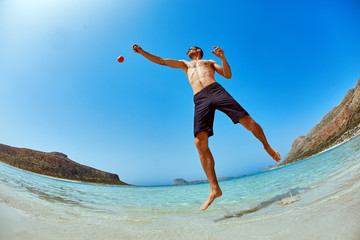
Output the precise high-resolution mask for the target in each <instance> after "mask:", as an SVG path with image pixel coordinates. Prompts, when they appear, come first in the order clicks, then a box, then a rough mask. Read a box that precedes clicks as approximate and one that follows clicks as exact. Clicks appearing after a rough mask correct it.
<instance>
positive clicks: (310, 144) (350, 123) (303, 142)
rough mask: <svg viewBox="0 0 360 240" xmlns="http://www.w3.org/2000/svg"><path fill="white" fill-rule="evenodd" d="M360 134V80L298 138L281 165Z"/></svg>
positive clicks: (311, 154)
mask: <svg viewBox="0 0 360 240" xmlns="http://www.w3.org/2000/svg"><path fill="white" fill-rule="evenodd" d="M359 133H360V78H359V80H358V82H357V84H356V86H355V87H354V88H352V89H350V90H349V91H348V93H347V94H346V95H345V97H344V99H343V100H342V101H341V103H340V104H339V105H337V106H336V107H334V108H333V109H332V110H331V111H330V112H329V113H328V114H326V115H325V117H324V118H323V119H322V120H321V121H320V122H319V123H318V124H317V125H316V126H315V127H314V128H312V129H311V130H310V132H309V133H308V134H306V136H300V137H297V138H296V139H295V140H294V142H293V144H292V149H291V151H290V152H289V154H288V155H287V156H286V157H285V159H284V161H283V162H282V163H281V164H280V165H286V164H290V163H293V162H297V161H300V160H303V159H305V158H308V157H310V156H313V155H315V154H318V153H320V152H321V151H324V150H326V149H328V148H330V147H332V146H334V145H336V144H338V143H341V142H344V141H346V140H348V139H350V138H352V137H354V136H356V135H358V134H359Z"/></svg>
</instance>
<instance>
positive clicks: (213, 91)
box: [194, 82, 249, 137]
mask: <svg viewBox="0 0 360 240" xmlns="http://www.w3.org/2000/svg"><path fill="white" fill-rule="evenodd" d="M194 103H195V113H194V136H195V137H196V134H197V133H198V132H200V131H206V132H208V133H209V137H210V136H212V135H214V131H213V125H214V117H215V110H216V109H218V110H220V111H222V112H224V113H225V114H226V115H228V117H229V118H231V120H232V121H233V123H234V124H236V123H238V122H239V120H240V119H241V118H242V117H245V116H248V115H249V114H248V112H247V111H245V109H244V108H242V107H241V105H240V104H239V103H238V102H237V101H235V99H234V98H233V97H232V96H231V95H230V94H229V93H228V92H227V91H226V90H225V89H224V88H223V87H222V86H221V85H220V84H219V83H217V82H214V83H211V84H209V85H208V86H206V87H205V88H203V89H202V90H201V91H200V92H198V93H196V94H195V95H194Z"/></svg>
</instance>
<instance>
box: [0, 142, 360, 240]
mask: <svg viewBox="0 0 360 240" xmlns="http://www.w3.org/2000/svg"><path fill="white" fill-rule="evenodd" d="M220 186H221V188H222V190H223V196H222V197H221V198H219V199H216V200H215V202H214V203H213V204H212V205H211V206H210V208H209V209H208V210H206V211H204V212H202V211H201V210H200V209H199V208H200V206H201V205H202V204H203V201H204V200H205V199H206V197H207V195H208V194H209V185H208V184H206V183H202V184H193V185H179V186H162V187H124V186H103V185H94V184H83V183H73V182H67V181H61V180H56V179H51V178H47V177H43V176H39V175H35V174H31V173H28V172H24V171H21V170H19V169H15V168H12V167H9V166H6V165H4V164H0V240H7V239H9V240H12V239H55V240H57V239H84V240H85V239H86V240H87V239H209V240H210V239H351V240H359V239H360V227H359V226H360V136H359V137H357V138H354V139H353V140H351V141H349V142H346V143H344V144H342V145H340V146H338V147H336V148H333V149H331V150H329V151H326V152H324V153H321V154H319V155H317V156H314V157H311V158H309V159H306V160H304V161H300V162H297V163H294V164H291V165H288V166H285V167H281V168H278V169H274V170H270V171H267V172H262V173H258V174H254V175H250V176H245V177H240V178H234V179H227V180H223V181H220Z"/></svg>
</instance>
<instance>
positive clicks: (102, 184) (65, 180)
mask: <svg viewBox="0 0 360 240" xmlns="http://www.w3.org/2000/svg"><path fill="white" fill-rule="evenodd" d="M0 164H4V165H5V166H7V167H11V168H15V169H17V170H20V171H24V172H27V173H31V174H35V175H37V176H40V177H45V178H50V179H53V180H57V181H63V182H70V183H80V184H91V185H101V186H130V187H136V185H132V184H128V185H117V184H105V183H92V182H83V181H78V180H71V179H66V178H58V177H53V176H48V175H44V174H40V173H35V172H31V171H28V170H25V169H22V168H18V167H15V166H12V165H10V164H7V163H4V162H2V161H0Z"/></svg>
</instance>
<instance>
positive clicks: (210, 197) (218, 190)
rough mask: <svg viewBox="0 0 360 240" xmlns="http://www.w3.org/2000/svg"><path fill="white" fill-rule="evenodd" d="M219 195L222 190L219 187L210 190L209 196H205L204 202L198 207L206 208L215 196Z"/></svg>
mask: <svg viewBox="0 0 360 240" xmlns="http://www.w3.org/2000/svg"><path fill="white" fill-rule="evenodd" d="M221 195H222V191H221V189H220V188H218V189H215V190H211V191H210V194H209V197H208V198H207V200H206V202H205V203H204V204H203V205H202V206H201V208H200V209H201V210H203V211H204V210H206V209H207V208H208V207H209V206H210V205H211V203H212V202H213V201H214V200H215V198H218V197H220V196H221Z"/></svg>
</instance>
